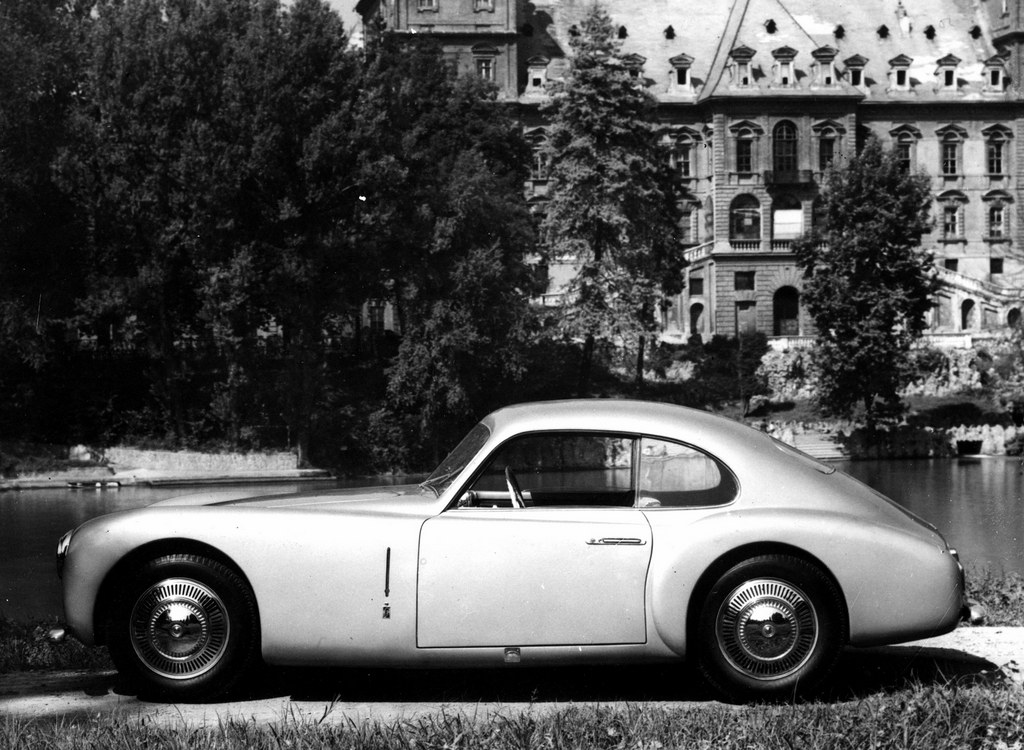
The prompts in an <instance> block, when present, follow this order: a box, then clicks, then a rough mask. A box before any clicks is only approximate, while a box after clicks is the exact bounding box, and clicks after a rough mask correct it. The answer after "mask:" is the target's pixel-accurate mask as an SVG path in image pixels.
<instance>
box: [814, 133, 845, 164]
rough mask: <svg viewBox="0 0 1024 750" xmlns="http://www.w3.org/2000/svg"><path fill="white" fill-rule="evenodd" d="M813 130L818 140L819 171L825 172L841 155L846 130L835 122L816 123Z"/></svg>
mask: <svg viewBox="0 0 1024 750" xmlns="http://www.w3.org/2000/svg"><path fill="white" fill-rule="evenodd" d="M811 130H812V131H813V132H814V135H815V137H816V139H817V145H818V171H820V172H824V171H825V170H827V169H828V168H829V167H830V166H832V164H833V162H835V160H836V159H837V158H838V157H839V154H840V153H841V150H842V149H841V143H842V140H841V139H842V136H843V133H844V132H845V129H844V128H843V127H842V125H840V124H839V123H837V122H835V121H834V120H824V121H822V122H819V123H816V124H815V125H814V126H813V127H812V128H811Z"/></svg>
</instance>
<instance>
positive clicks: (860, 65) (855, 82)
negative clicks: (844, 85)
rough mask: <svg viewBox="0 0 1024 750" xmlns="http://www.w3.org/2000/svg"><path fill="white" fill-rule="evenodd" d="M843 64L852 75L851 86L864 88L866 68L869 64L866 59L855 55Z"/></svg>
mask: <svg viewBox="0 0 1024 750" xmlns="http://www.w3.org/2000/svg"><path fill="white" fill-rule="evenodd" d="M843 63H844V64H845V65H846V70H847V71H848V72H849V74H850V85H851V86H856V87H857V88H861V87H863V86H864V66H865V65H867V64H868V59H867V58H866V57H861V56H860V55H854V56H853V57H848V58H846V59H845V60H844V61H843Z"/></svg>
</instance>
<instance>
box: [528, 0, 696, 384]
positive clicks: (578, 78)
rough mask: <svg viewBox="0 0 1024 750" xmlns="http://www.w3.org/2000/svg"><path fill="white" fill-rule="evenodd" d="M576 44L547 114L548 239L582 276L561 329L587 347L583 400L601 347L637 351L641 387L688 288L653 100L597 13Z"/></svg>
mask: <svg viewBox="0 0 1024 750" xmlns="http://www.w3.org/2000/svg"><path fill="white" fill-rule="evenodd" d="M579 30H580V33H579V34H578V35H576V36H574V37H572V38H570V46H571V48H572V52H573V56H572V68H571V71H570V73H569V75H568V76H567V77H566V79H565V80H564V81H563V82H558V83H556V84H554V85H553V86H552V89H551V99H550V102H549V103H548V104H547V105H545V107H544V112H545V113H546V114H547V115H548V117H549V121H550V125H549V127H548V138H547V146H546V155H547V158H548V159H549V160H550V165H551V166H550V176H551V179H552V181H553V185H554V188H553V191H552V193H551V195H550V200H549V202H548V205H547V215H546V217H545V219H544V223H543V227H542V236H543V237H544V238H545V241H546V242H547V243H548V249H547V251H548V252H549V253H550V254H551V255H553V256H557V257H564V258H572V259H574V261H575V263H576V264H577V265H578V269H579V270H578V273H577V274H576V276H575V278H574V280H573V281H572V283H571V284H570V286H569V289H568V290H567V292H568V295H567V303H566V306H565V308H564V317H563V319H562V321H561V323H562V330H563V331H564V332H565V333H566V334H567V335H568V336H570V337H573V338H579V339H582V340H583V341H584V350H583V360H582V365H581V370H580V390H581V392H583V391H586V389H587V388H588V380H589V372H590V367H591V361H592V358H593V353H594V347H595V344H596V342H597V341H599V340H603V341H606V342H619V341H622V342H627V341H635V342H636V346H637V352H638V357H637V378H638V379H640V378H641V377H642V372H643V349H644V344H645V341H646V336H647V335H648V334H649V333H650V332H652V331H653V330H654V329H655V322H656V319H657V316H656V312H657V309H658V304H659V302H660V301H661V300H662V298H663V296H664V295H665V294H673V293H677V292H678V291H679V290H680V289H681V286H682V273H681V270H682V268H683V266H684V261H683V258H682V252H681V248H680V246H679V243H678V231H679V230H678V223H679V220H680V209H679V205H678V198H679V196H678V195H677V194H676V190H675V188H674V186H673V184H672V181H671V175H670V172H669V169H668V165H667V163H666V161H665V159H664V156H663V154H662V153H661V152H660V149H659V147H658V145H657V135H656V130H655V121H654V114H655V105H656V103H655V100H654V98H653V97H652V96H651V95H650V94H649V93H648V92H647V91H646V89H645V88H644V86H643V85H642V81H641V80H638V78H636V77H635V76H634V74H633V73H634V71H631V70H630V69H629V68H628V67H627V65H626V64H625V63H624V61H623V58H622V56H621V54H620V42H619V40H618V38H617V36H616V32H615V28H614V26H613V24H612V21H611V18H610V17H609V16H608V14H607V13H606V12H605V11H604V10H603V9H602V8H601V7H600V6H598V5H595V6H594V7H593V8H592V9H591V10H590V11H589V12H588V13H587V15H586V16H585V17H584V19H583V21H582V22H581V23H580V29H579Z"/></svg>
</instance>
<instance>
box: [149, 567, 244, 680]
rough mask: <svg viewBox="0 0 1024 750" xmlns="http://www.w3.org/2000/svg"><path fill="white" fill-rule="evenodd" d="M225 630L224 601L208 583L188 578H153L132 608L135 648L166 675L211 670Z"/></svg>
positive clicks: (221, 650)
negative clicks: (157, 580) (204, 583)
mask: <svg viewBox="0 0 1024 750" xmlns="http://www.w3.org/2000/svg"><path fill="white" fill-rule="evenodd" d="M230 634H231V621H230V619H229V617H228V614H227V610H226V609H225V607H224V602H222V601H221V599H220V597H219V596H218V595H217V593H216V592H215V591H213V590H212V589H210V588H209V587H208V586H205V585H203V584H202V583H200V582H198V581H194V580H191V579H188V578H168V579H166V580H163V581H160V582H158V583H155V584H154V585H152V586H150V587H149V588H148V589H147V590H146V591H145V592H143V594H142V596H140V597H139V598H138V600H137V601H136V603H135V607H134V608H133V609H132V615H131V639H132V645H133V646H134V648H135V653H136V654H137V655H138V657H139V659H141V660H142V662H143V664H145V665H146V666H147V667H148V668H149V669H151V670H152V671H153V672H155V673H156V674H158V675H160V676H162V677H167V678H169V679H177V680H183V679H189V678H192V677H197V676H198V675H201V674H203V673H205V672H207V671H209V670H210V669H212V668H213V667H214V666H215V665H216V664H217V662H218V661H219V660H220V659H221V657H223V655H224V651H225V648H226V647H227V643H228V639H229V637H230Z"/></svg>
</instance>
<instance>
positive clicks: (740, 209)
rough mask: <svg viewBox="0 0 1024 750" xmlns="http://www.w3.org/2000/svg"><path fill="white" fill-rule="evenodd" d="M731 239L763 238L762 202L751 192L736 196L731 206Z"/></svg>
mask: <svg viewBox="0 0 1024 750" xmlns="http://www.w3.org/2000/svg"><path fill="white" fill-rule="evenodd" d="M729 239H732V240H760V239H761V204H760V202H759V201H758V200H757V198H755V197H754V196H753V195H750V194H749V193H746V194H743V195H738V196H736V198H735V199H733V202H732V206H731V207H730V208H729Z"/></svg>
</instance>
